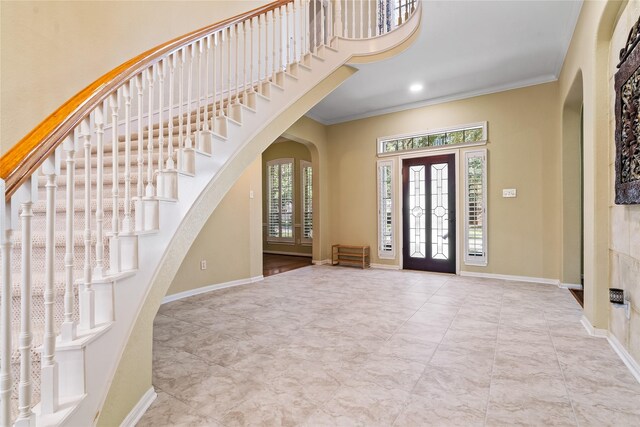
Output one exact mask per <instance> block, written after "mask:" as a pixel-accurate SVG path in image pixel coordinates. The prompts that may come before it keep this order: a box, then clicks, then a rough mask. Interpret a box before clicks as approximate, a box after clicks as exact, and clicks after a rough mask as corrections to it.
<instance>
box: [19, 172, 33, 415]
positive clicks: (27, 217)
mask: <svg viewBox="0 0 640 427" xmlns="http://www.w3.org/2000/svg"><path fill="white" fill-rule="evenodd" d="M37 181H38V176H37V173H34V174H33V175H32V176H31V177H30V179H29V180H28V181H27V182H26V183H24V184H23V185H22V187H21V188H20V190H19V191H20V193H21V194H19V195H18V193H16V194H14V196H13V197H14V199H15V200H16V202H17V201H18V200H19V201H20V208H21V212H20V222H21V225H22V254H21V259H22V266H21V269H22V283H21V288H20V295H21V298H20V333H19V335H18V350H19V351H20V380H19V382H18V417H17V419H16V422H15V424H14V425H15V426H16V427H33V426H35V422H36V416H35V414H34V412H33V410H32V409H31V404H32V402H31V400H32V395H33V385H32V383H31V380H32V378H31V363H32V362H31V360H32V356H31V347H32V344H33V331H32V324H31V322H32V320H31V317H32V316H31V305H32V277H31V271H32V268H31V260H32V253H33V241H32V233H31V220H32V218H33V209H32V208H33V201H34V200H33V199H34V198H35V197H37V192H38V189H37Z"/></svg>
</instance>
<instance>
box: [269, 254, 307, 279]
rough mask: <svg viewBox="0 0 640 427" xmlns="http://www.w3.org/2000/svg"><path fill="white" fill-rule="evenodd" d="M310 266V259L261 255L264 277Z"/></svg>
mask: <svg viewBox="0 0 640 427" xmlns="http://www.w3.org/2000/svg"><path fill="white" fill-rule="evenodd" d="M308 265H311V257H306V256H293V255H275V254H262V275H263V276H264V277H267V276H273V275H274V274H279V273H284V272H285V271H290V270H295V269H296V268H302V267H306V266H308Z"/></svg>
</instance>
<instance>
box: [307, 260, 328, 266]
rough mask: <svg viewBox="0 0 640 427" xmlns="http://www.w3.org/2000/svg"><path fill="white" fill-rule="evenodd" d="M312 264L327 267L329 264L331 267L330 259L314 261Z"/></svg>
mask: <svg viewBox="0 0 640 427" xmlns="http://www.w3.org/2000/svg"><path fill="white" fill-rule="evenodd" d="M311 262H312V263H313V265H327V264H329V265H331V260H330V259H320V260H317V259H314V260H312V261H311Z"/></svg>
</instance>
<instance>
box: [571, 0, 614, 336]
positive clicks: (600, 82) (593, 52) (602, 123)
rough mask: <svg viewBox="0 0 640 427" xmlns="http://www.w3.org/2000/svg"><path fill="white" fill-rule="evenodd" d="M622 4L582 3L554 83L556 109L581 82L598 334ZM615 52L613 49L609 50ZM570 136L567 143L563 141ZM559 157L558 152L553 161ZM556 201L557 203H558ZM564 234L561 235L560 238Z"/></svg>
mask: <svg viewBox="0 0 640 427" xmlns="http://www.w3.org/2000/svg"><path fill="white" fill-rule="evenodd" d="M625 4H626V2H620V1H608V2H599V1H587V2H584V4H583V6H582V10H581V12H580V17H579V19H578V23H577V25H576V29H575V31H574V34H573V38H572V40H571V44H570V46H569V50H568V52H567V56H566V58H565V61H564V64H563V67H562V72H561V74H560V78H559V80H558V84H559V94H560V103H561V105H566V104H567V102H570V100H571V98H572V97H574V93H573V91H574V88H575V85H576V82H578V81H581V82H582V102H583V106H584V107H583V111H584V113H583V116H584V118H583V121H584V126H583V151H584V153H583V163H584V177H583V179H584V193H583V210H584V253H583V256H584V300H585V303H584V314H585V316H586V318H587V319H588V320H589V321H590V322H591V324H592V325H593V326H595V327H597V328H602V329H606V328H608V323H609V321H608V313H609V300H608V291H607V289H608V287H609V281H610V263H609V261H608V260H609V255H610V254H609V250H608V248H609V240H610V238H609V234H610V232H609V224H610V223H609V205H610V197H611V191H612V181H610V176H609V175H610V174H609V164H610V161H609V159H610V155H611V147H612V144H613V141H612V140H611V136H610V135H611V131H610V126H609V117H610V114H611V112H612V108H613V104H612V103H611V86H610V79H609V75H610V71H609V69H610V66H609V52H610V49H612V47H611V37H612V35H613V30H614V28H615V23H616V22H617V17H618V16H619V14H620V10H621V7H622V6H624V5H625ZM613 49H617V48H613ZM572 126H575V120H571V117H566V116H565V117H563V120H562V123H561V134H562V135H563V140H562V141H561V145H560V146H559V149H561V150H562V151H566V149H567V145H568V144H569V145H570V144H572V143H573V142H572V138H571V136H570V135H571V133H572V130H571V129H568V127H572ZM568 135H569V137H567V136H568ZM560 154H561V153H560V152H558V155H560ZM560 197H561V199H559V200H558V203H562V194H561V195H560ZM565 231H566V230H563V234H564V232H565Z"/></svg>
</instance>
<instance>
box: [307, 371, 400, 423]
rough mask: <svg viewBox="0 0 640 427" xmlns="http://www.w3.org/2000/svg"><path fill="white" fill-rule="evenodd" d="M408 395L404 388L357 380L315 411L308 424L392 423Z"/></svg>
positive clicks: (342, 388) (345, 386)
mask: <svg viewBox="0 0 640 427" xmlns="http://www.w3.org/2000/svg"><path fill="white" fill-rule="evenodd" d="M408 399H409V394H408V393H406V392H403V391H401V390H395V389H386V388H384V387H380V386H378V385H376V384H374V383H370V382H361V381H353V382H350V383H349V384H348V385H344V386H343V387H341V388H340V389H339V390H338V391H337V392H336V393H335V395H334V397H333V398H332V399H330V400H329V401H328V402H326V403H325V404H324V405H323V406H322V407H321V408H320V409H319V410H318V411H316V412H315V413H314V414H313V415H311V417H310V418H309V419H308V420H307V425H309V426H314V425H336V426H343V425H345V426H348V425H363V426H389V425H391V424H392V423H393V421H394V420H395V419H396V417H397V416H398V414H399V413H400V411H401V410H402V408H403V407H404V406H405V402H406V401H407V400H408Z"/></svg>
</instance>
